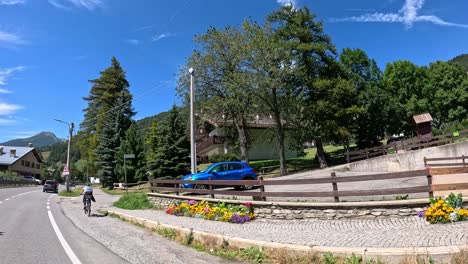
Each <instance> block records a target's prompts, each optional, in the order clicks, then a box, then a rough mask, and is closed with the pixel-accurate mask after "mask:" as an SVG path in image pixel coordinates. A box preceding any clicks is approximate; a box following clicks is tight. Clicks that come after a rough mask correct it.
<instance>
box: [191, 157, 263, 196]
mask: <svg viewBox="0 0 468 264" xmlns="http://www.w3.org/2000/svg"><path fill="white" fill-rule="evenodd" d="M209 178H211V179H212V180H225V181H233V180H234V181H235V180H256V179H257V174H256V173H255V171H254V169H252V168H251V167H250V166H249V165H247V163H245V162H240V161H232V162H218V163H215V164H213V165H211V166H210V167H208V168H207V169H206V170H204V171H202V172H199V173H195V174H188V175H185V176H184V177H183V178H182V179H183V180H189V181H190V180H192V181H195V180H208V179H209ZM182 186H183V187H184V188H194V189H207V188H208V186H207V185H204V184H191V183H184V184H182ZM234 188H236V189H244V190H250V189H252V188H253V186H252V185H243V186H234Z"/></svg>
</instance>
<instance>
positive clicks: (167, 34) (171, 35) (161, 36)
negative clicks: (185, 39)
mask: <svg viewBox="0 0 468 264" xmlns="http://www.w3.org/2000/svg"><path fill="white" fill-rule="evenodd" d="M175 35H176V34H174V33H163V34H159V35H156V36H153V41H159V40H161V39H164V38H170V37H175Z"/></svg>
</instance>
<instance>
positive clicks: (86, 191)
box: [81, 183, 96, 210]
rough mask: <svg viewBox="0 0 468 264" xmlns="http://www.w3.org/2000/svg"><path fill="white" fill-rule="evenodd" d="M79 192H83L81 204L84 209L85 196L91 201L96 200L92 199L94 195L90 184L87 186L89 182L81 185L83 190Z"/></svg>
mask: <svg viewBox="0 0 468 264" xmlns="http://www.w3.org/2000/svg"><path fill="white" fill-rule="evenodd" d="M81 194H84V195H83V206H84V210H86V198H88V197H89V196H90V197H89V198H90V199H91V200H92V201H93V202H96V200H95V199H94V196H93V188H91V186H89V183H87V184H86V185H85V186H84V187H83V190H82V191H81Z"/></svg>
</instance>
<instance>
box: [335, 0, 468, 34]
mask: <svg viewBox="0 0 468 264" xmlns="http://www.w3.org/2000/svg"><path fill="white" fill-rule="evenodd" d="M424 3H425V0H405V4H404V5H403V7H402V8H401V9H400V10H399V11H398V13H372V14H364V15H361V16H352V17H345V18H335V19H332V20H331V21H332V22H347V21H350V22H384V23H403V24H404V25H405V26H406V27H407V28H411V27H412V26H413V25H414V23H416V22H429V23H433V24H435V25H439V26H447V27H461V28H468V24H458V23H452V22H447V21H445V20H443V19H442V18H439V17H437V16H432V15H428V16H420V15H418V11H419V10H420V9H421V8H422V7H423V5H424Z"/></svg>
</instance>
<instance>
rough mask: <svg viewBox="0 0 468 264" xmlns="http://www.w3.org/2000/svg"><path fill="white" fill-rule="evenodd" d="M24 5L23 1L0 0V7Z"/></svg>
mask: <svg viewBox="0 0 468 264" xmlns="http://www.w3.org/2000/svg"><path fill="white" fill-rule="evenodd" d="M24 3H26V1H25V0H0V5H20V4H24Z"/></svg>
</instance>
